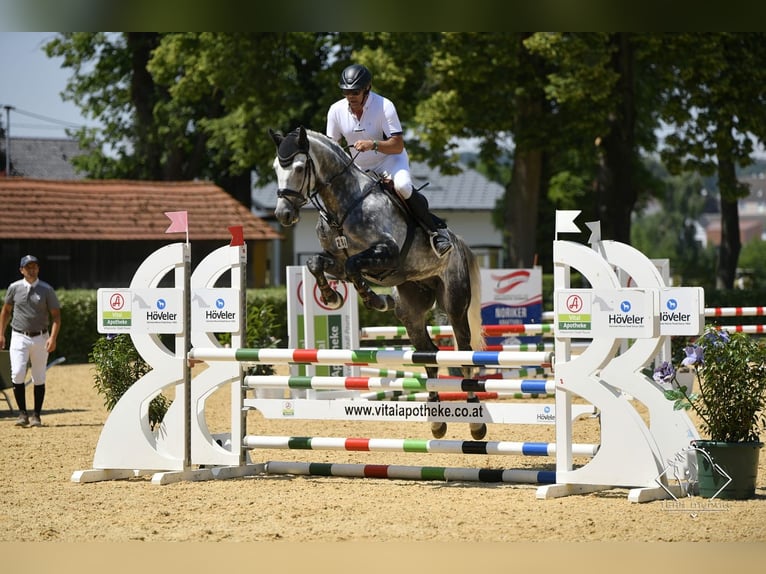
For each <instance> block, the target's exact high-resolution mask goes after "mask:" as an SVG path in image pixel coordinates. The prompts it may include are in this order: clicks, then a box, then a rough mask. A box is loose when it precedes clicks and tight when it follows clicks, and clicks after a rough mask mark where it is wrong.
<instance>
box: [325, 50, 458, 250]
mask: <svg viewBox="0 0 766 574" xmlns="http://www.w3.org/2000/svg"><path fill="white" fill-rule="evenodd" d="M371 85H372V73H371V72H370V70H368V69H367V68H366V67H365V66H362V65H361V64H353V65H351V66H348V67H347V68H346V69H344V70H343V72H342V73H341V75H340V82H339V84H338V86H339V87H340V89H341V90H342V91H343V96H344V97H343V99H341V100H338V101H337V102H335V103H334V104H333V105H332V106H330V109H329V110H328V112H327V135H328V136H330V137H331V138H332V139H334V140H335V141H338V142H339V141H340V140H341V138H345V140H346V143H347V144H348V145H350V146H353V147H354V149H356V150H357V152H359V153H358V154H357V155H356V158H355V160H354V161H355V163H356V164H357V165H358V166H359V167H360V168H361V169H362V170H364V171H373V172H376V173H380V174H386V175H388V176H389V177H391V178H392V179H393V182H394V189H396V192H397V193H398V194H399V195H400V196H401V197H402V198H403V199H404V200H405V201H406V203H407V205H408V206H409V208H410V211H411V212H412V213H413V214H414V215H415V217H416V218H417V219H418V220H419V221H420V223H421V224H422V225H423V227H425V229H427V231H428V233H429V235H430V238H431V247H432V248H433V250H434V253H436V255H437V256H439V257H444V256H445V255H446V254H447V253H449V251H450V250H451V249H452V241H451V239H450V237H449V235H448V234H447V232H446V230H444V229H438V228H437V226H436V224H435V222H434V218H433V216H432V215H431V213H430V212H429V210H428V200H427V199H426V198H425V196H423V195H422V194H421V193H419V192H418V191H416V190H415V189H414V187H413V185H412V178H411V176H410V165H409V156H408V155H407V151H406V150H405V149H404V138H403V137H402V125H401V123H400V122H399V116H398V115H397V113H396V107H394V104H393V102H391V100H389V99H388V98H385V97H383V96H381V95H379V94H377V93H375V92H372V91H370V87H371Z"/></svg>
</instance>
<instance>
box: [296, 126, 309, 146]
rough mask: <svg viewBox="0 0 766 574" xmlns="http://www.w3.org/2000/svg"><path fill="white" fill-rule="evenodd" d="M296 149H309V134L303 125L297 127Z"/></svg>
mask: <svg viewBox="0 0 766 574" xmlns="http://www.w3.org/2000/svg"><path fill="white" fill-rule="evenodd" d="M298 149H299V150H302V151H304V152H307V151H308V150H309V136H308V134H307V133H306V128H304V127H303V126H300V127H299V128H298Z"/></svg>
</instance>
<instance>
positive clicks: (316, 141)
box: [290, 128, 374, 179]
mask: <svg viewBox="0 0 766 574" xmlns="http://www.w3.org/2000/svg"><path fill="white" fill-rule="evenodd" d="M305 130H306V136H308V138H309V140H310V142H311V144H313V145H320V146H322V147H323V148H325V149H327V150H328V151H330V152H331V153H332V155H333V156H334V157H335V159H336V160H337V161H338V163H339V165H342V166H344V168H347V169H348V170H350V171H352V172H358V173H360V174H362V175H364V176H366V177H369V178H372V176H371V175H370V174H368V173H366V172H364V171H363V170H361V169H360V168H359V166H357V165H356V163H354V161H353V157H352V156H351V155H350V154H349V153H348V152H347V151H346V150H345V149H343V147H342V146H341V145H340V144H339V143H338V142H336V141H335V140H334V139H332V138H331V137H330V136H328V135H326V134H323V133H322V132H318V131H315V130H312V129H309V128H305ZM290 133H291V134H292V133H295V134H296V137H297V129H296V130H294V132H290ZM373 179H374V178H373Z"/></svg>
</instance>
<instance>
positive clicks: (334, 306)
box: [322, 291, 343, 311]
mask: <svg viewBox="0 0 766 574" xmlns="http://www.w3.org/2000/svg"><path fill="white" fill-rule="evenodd" d="M322 303H324V304H325V305H326V306H327V308H328V309H330V310H331V311H337V310H338V309H340V308H341V307H343V297H341V296H340V294H339V293H338V292H337V291H333V297H330V298H328V299H325V297H324V295H322Z"/></svg>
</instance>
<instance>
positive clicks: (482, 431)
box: [471, 423, 487, 440]
mask: <svg viewBox="0 0 766 574" xmlns="http://www.w3.org/2000/svg"><path fill="white" fill-rule="evenodd" d="M471 436H472V437H473V439H474V440H481V439H483V438H484V437H485V436H487V425H485V424H484V423H481V424H472V425H471Z"/></svg>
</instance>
